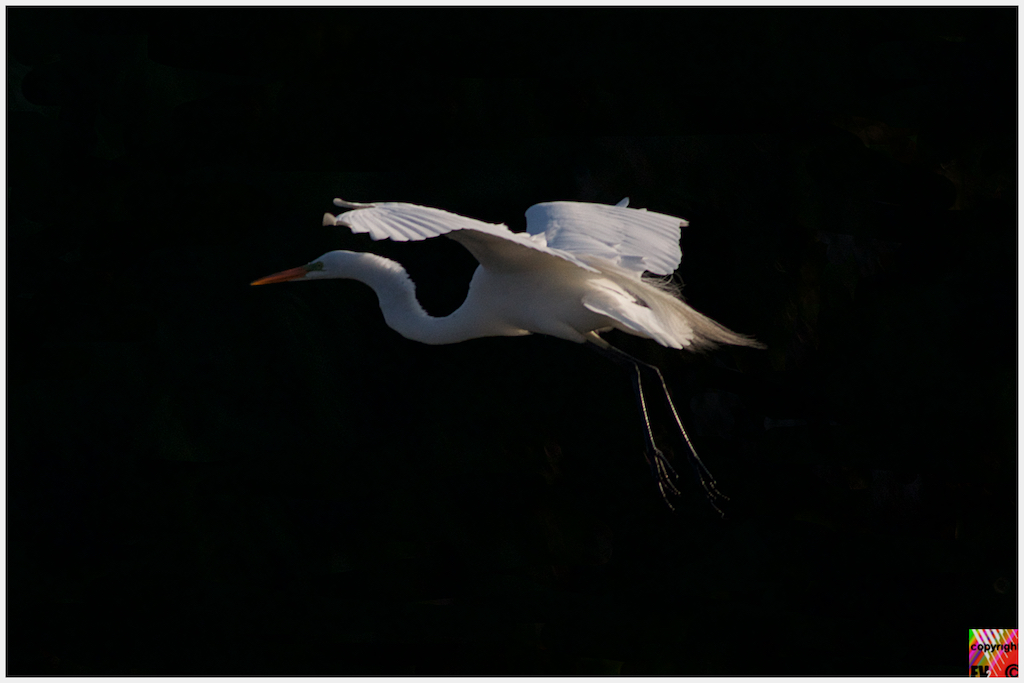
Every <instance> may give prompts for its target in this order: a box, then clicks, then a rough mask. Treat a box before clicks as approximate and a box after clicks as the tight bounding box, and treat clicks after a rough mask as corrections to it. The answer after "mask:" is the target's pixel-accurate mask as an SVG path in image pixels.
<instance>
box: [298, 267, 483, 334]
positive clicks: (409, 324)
mask: <svg viewBox="0 0 1024 683" xmlns="http://www.w3.org/2000/svg"><path fill="white" fill-rule="evenodd" d="M318 262H322V263H323V269H322V270H314V271H311V272H310V273H309V274H308V275H307V276H306V279H308V280H312V279H328V278H336V279H348V280H358V281H359V282H362V283H364V284H366V285H369V286H370V288H371V289H373V291H374V293H376V295H377V300H378V301H379V302H380V310H381V311H382V312H383V313H384V321H385V322H387V324H388V327H390V328H391V329H393V330H395V331H396V332H398V333H399V334H400V335H402V336H403V337H405V338H407V339H412V340H413V341H418V342H422V343H424V344H454V343H456V342H460V341H465V340H467V339H474V338H476V337H487V336H492V333H490V332H488V330H487V325H486V321H482V320H479V317H478V316H476V315H474V312H473V311H472V310H469V307H467V306H466V305H465V304H464V305H463V306H462V307H460V308H459V309H458V310H457V311H455V312H454V313H452V314H451V315H449V316H446V317H443V318H435V317H434V316H431V315H429V314H428V313H427V312H426V311H425V310H423V307H422V306H421V305H420V302H419V301H417V300H416V285H414V284H413V281H412V280H411V279H410V278H409V273H407V272H406V270H405V268H403V267H402V266H401V264H399V263H396V262H394V261H392V260H390V259H386V258H384V257H383V256H377V255H376V254H367V253H363V252H352V251H332V252H330V253H328V254H324V255H323V256H322V257H320V258H319V259H318ZM498 334H500V333H498Z"/></svg>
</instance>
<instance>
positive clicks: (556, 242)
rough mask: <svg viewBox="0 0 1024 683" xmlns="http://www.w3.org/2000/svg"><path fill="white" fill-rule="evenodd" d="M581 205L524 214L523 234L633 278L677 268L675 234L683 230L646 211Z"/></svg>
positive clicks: (554, 205)
mask: <svg viewBox="0 0 1024 683" xmlns="http://www.w3.org/2000/svg"><path fill="white" fill-rule="evenodd" d="M628 202H629V200H628V198H627V199H624V200H622V201H621V202H619V203H618V204H617V205H616V206H608V205H607V204H588V203H584V202H545V203H543V204H536V205H534V206H531V207H530V208H529V209H528V210H527V212H526V231H527V232H528V233H529V234H531V235H533V236H535V237H537V238H542V239H543V240H544V243H545V244H546V245H547V246H548V248H550V249H553V250H558V251H563V252H568V253H570V254H573V255H575V256H580V257H587V256H597V257H600V258H603V259H606V260H608V261H611V262H612V263H616V264H618V265H619V266H621V267H623V268H626V269H628V270H630V271H632V272H634V273H636V274H637V275H640V274H642V273H643V272H644V271H645V270H646V271H649V272H651V273H655V274H658V275H671V274H672V273H673V272H675V269H676V268H678V267H679V263H680V261H682V259H683V252H682V251H681V250H680V249H679V229H680V228H681V227H682V226H684V225H687V222H686V221H685V220H683V219H682V218H674V217H673V216H666V215H665V214H661V213H654V212H650V211H645V210H644V209H629V208H626V204H628Z"/></svg>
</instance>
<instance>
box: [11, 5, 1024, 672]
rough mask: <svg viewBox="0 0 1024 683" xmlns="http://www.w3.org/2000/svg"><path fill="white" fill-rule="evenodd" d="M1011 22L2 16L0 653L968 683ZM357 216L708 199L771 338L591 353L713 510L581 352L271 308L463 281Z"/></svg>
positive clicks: (815, 13)
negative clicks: (316, 279)
mask: <svg viewBox="0 0 1024 683" xmlns="http://www.w3.org/2000/svg"><path fill="white" fill-rule="evenodd" d="M1016 18H1017V10H1016V8H1005V9H980V10H975V9H971V10H964V9H952V8H944V9H900V10H880V9H801V10H796V9H785V10H780V9H750V8H744V9H740V8H733V9H713V10H709V9H687V8H681V9H643V10H634V9H628V10H627V9H614V8H606V9H572V10H570V9H557V10H549V9H517V10H510V9H466V10H453V9H433V10H420V9H332V10H303V11H293V10H283V9H276V10H275V9H262V10H189V9H164V10H77V9H76V10H72V9H24V8H19V9H10V8H9V9H7V19H8V24H7V33H8V35H7V37H8V43H7V45H8V55H7V57H8V99H7V106H8V129H7V145H8V147H7V149H8V157H7V169H8V174H7V177H8V197H9V200H8V215H7V219H8V223H7V225H8V232H7V235H8V239H7V246H8V250H7V285H8V289H7V292H8V294H7V305H8V308H7V323H8V325H7V329H8V335H7V342H8V347H7V349H8V355H7V361H8V362H7V369H8V388H7V396H8V404H7V405H8V410H7V418H8V420H7V424H8V439H7V445H8V450H7V453H8V460H7V598H8V602H7V605H8V613H7V625H8V627H7V633H8V643H7V645H8V650H7V652H8V658H7V673H8V674H261V673H264V674H269V673H274V674H600V673H614V672H621V673H623V674H801V673H802V674H844V673H854V674H926V673H928V674H936V673H939V674H941V673H947V674H957V675H960V674H962V673H963V672H964V667H965V666H966V657H965V655H966V652H965V650H966V648H965V647H964V645H965V643H966V634H967V629H968V628H970V627H974V628H980V627H989V628H995V627H1016V626H1017V625H1018V622H1017V611H1016V603H1017V595H1018V593H1017V591H1018V585H1017V541H1016V532H1017V526H1016V519H1017V514H1016V513H1017V504H1016V495H1017V485H1016V484H1017V465H1016V458H1015V452H1016V424H1015V417H1016V354H1015V349H1016V310H1017V308H1016V303H1017V302H1016V297H1015V291H1016V277H1015V271H1016V253H1017V249H1016V248H1017V241H1016V233H1015V227H1016V215H1015V212H1016V205H1015V201H1016V197H1015V193H1014V190H1015V188H1016V164H1015V162H1016V159H1015V148H1016V73H1015V71H1016V69H1015V67H1016V61H1017V60H1016ZM335 196H341V197H344V198H346V199H349V200H353V201H373V200H391V201H408V202H415V203H422V204H428V205H432V206H438V207H442V208H445V209H448V210H450V211H455V212H458V213H462V214H466V215H469V216H473V217H475V218H480V219H483V220H487V221H491V222H505V223H507V224H508V225H509V226H510V227H511V228H512V229H515V230H521V229H523V227H524V220H523V218H522V215H523V212H524V211H525V209H526V208H527V207H528V206H530V205H531V204H533V203H536V202H540V201H549V200H555V199H567V200H582V201H598V202H609V203H614V202H617V201H618V200H619V199H621V198H622V197H624V196H629V197H630V198H631V202H632V206H634V207H646V208H649V209H651V210H654V211H659V212H662V213H667V214H671V215H676V216H682V217H685V218H687V219H689V220H690V227H689V228H687V229H686V230H685V232H684V236H683V250H684V259H683V263H682V267H681V269H680V271H679V277H680V278H681V279H682V280H683V281H684V282H685V283H686V289H685V293H686V296H687V298H688V301H689V302H690V303H691V304H692V305H693V306H694V307H696V308H697V309H698V310H701V311H703V312H704V313H707V314H708V315H711V316H712V317H714V318H715V319H717V320H719V321H720V322H722V323H723V324H725V325H727V326H729V327H731V328H733V329H735V330H737V331H739V332H742V333H748V334H752V335H755V336H756V337H757V338H758V339H760V340H762V341H764V342H765V343H767V344H768V350H767V351H757V350H752V349H733V348H726V349H721V350H719V351H716V352H713V353H709V354H706V355H701V356H694V355H688V354H685V353H680V352H677V351H670V350H667V349H664V348H661V347H659V346H657V345H656V344H654V343H652V342H646V341H643V340H639V339H635V338H630V337H627V336H625V335H620V334H612V335H609V339H611V340H612V341H613V342H614V343H618V344H620V345H621V346H623V347H624V348H627V349H628V350H630V351H632V352H633V353H636V354H638V355H641V356H643V357H644V358H646V359H647V360H649V361H651V362H656V363H657V364H659V365H660V366H661V367H662V368H664V370H665V373H666V376H667V378H668V381H669V383H670V385H671V387H672V390H673V392H674V394H675V396H676V398H677V402H678V403H679V404H680V406H682V407H683V419H684V420H685V422H686V423H687V424H688V425H689V426H690V428H691V431H692V432H693V435H694V439H695V441H696V443H697V446H698V449H699V450H700V451H701V452H702V454H703V457H704V460H705V462H706V463H707V464H708V465H709V467H710V468H711V469H712V471H713V472H715V474H716V475H717V477H718V479H719V484H720V487H721V488H722V490H723V491H724V492H725V493H726V494H727V495H729V496H730V498H731V501H730V502H729V503H727V504H726V506H725V510H726V513H727V518H726V519H725V520H721V519H719V518H718V516H717V515H716V514H715V513H714V511H713V510H711V509H710V507H709V506H708V505H707V504H706V503H705V502H704V501H703V499H702V496H701V492H700V489H699V486H698V485H697V484H696V482H695V481H693V479H692V477H691V476H689V472H688V470H686V468H685V465H681V466H682V468H683V471H684V478H683V480H682V489H683V495H682V497H681V498H680V499H679V500H678V501H677V508H678V509H677V512H675V513H672V512H670V511H669V510H668V508H667V507H666V506H665V505H664V504H663V503H662V501H661V500H660V498H659V496H658V494H657V491H656V489H655V487H654V485H653V482H652V481H651V479H650V477H649V475H648V472H647V469H646V465H645V464H644V461H643V457H642V433H641V429H640V423H639V419H638V417H637V414H636V411H635V407H634V405H633V398H632V394H631V391H630V388H629V383H628V380H627V377H626V376H625V375H624V374H623V373H622V371H621V369H620V368H618V367H616V366H614V365H612V364H610V363H608V362H607V361H605V360H604V359H602V358H601V357H599V356H598V355H597V354H594V353H591V352H589V351H588V350H587V349H585V348H582V347H577V346H575V345H573V344H570V343H567V342H564V341H560V340H556V339H549V338H541V337H530V338H518V339H484V340H475V341H471V342H466V343H462V344H458V345H454V346H447V347H428V346H423V345H419V344H416V343H414V342H410V341H407V340H405V339H403V338H401V337H400V336H399V335H397V334H396V333H394V332H392V331H391V330H390V329H388V328H387V327H386V326H385V325H384V323H383V320H382V318H381V316H380V312H379V310H378V308H377V305H376V300H375V298H374V296H373V294H372V292H371V291H370V290H369V289H367V288H365V287H364V286H362V285H359V284H356V283H352V282H340V281H335V282H321V283H314V284H301V285H278V286H274V287H262V288H250V287H249V286H248V283H249V282H250V281H251V280H253V279H255V278H257V277H260V276H262V275H266V274H268V273H271V272H275V271H278V270H282V269H284V268H289V267H293V266H297V265H301V264H303V263H306V262H308V261H310V260H312V259H314V258H315V257H316V256H318V255H320V254H322V253H323V252H326V251H329V250H331V249H338V248H346V249H353V250H373V251H375V252H377V253H380V254H384V255H387V256H390V257H392V258H395V259H397V260H400V261H402V262H403V263H404V264H405V265H406V266H407V268H408V269H409V271H410V273H411V274H412V276H413V278H414V280H415V281H416V282H417V284H418V285H419V287H420V299H421V301H422V302H423V304H424V306H425V307H426V308H427V309H428V310H429V311H431V312H432V313H435V314H445V313H447V312H449V311H451V310H453V309H454V308H455V307H457V305H458V304H459V302H460V301H461V298H462V297H463V296H464V294H465V290H466V286H467V284H468V280H469V277H470V275H471V273H472V270H473V268H474V267H475V262H474V261H473V259H472V257H470V256H469V255H468V254H467V253H466V252H465V251H464V250H463V249H462V248H461V247H460V246H459V245H457V244H455V243H454V242H451V241H448V240H443V239H439V240H434V241H432V242H428V243H419V244H390V243H371V242H370V241H369V240H367V239H366V238H365V237H362V236H353V235H350V234H349V233H348V231H347V230H346V229H344V228H324V227H321V225H320V217H321V215H322V214H323V212H324V211H328V210H331V209H332V208H333V207H332V206H331V203H330V200H331V199H332V198H333V197H335ZM656 417H659V418H664V417H665V416H664V415H663V414H661V415H657V414H656ZM659 424H661V425H662V433H661V434H660V438H661V439H662V440H663V441H664V442H666V443H667V444H668V445H669V446H670V448H669V450H673V451H675V452H677V453H680V455H681V447H680V445H679V444H678V443H677V442H676V441H673V440H672V439H673V435H672V432H671V431H670V430H668V429H667V423H666V422H665V420H664V419H659Z"/></svg>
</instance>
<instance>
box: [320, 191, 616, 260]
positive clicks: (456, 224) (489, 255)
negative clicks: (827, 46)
mask: <svg viewBox="0 0 1024 683" xmlns="http://www.w3.org/2000/svg"><path fill="white" fill-rule="evenodd" d="M334 204H335V206H339V207H342V208H346V209H351V210H350V211H346V212H344V213H340V214H338V215H337V216H332V215H331V214H329V213H326V214H324V225H344V226H346V227H348V228H349V229H350V230H352V232H356V233H369V235H370V237H371V238H372V239H374V240H383V239H388V240H393V241H396V242H407V241H410V240H426V239H430V238H431V237H437V236H438V235H447V236H448V237H450V238H452V239H453V240H455V241H456V242H458V243H460V244H461V245H462V246H464V247H466V249H468V250H469V252H470V253H471V254H473V256H474V257H475V258H476V260H477V261H479V262H480V263H481V265H483V266H485V267H487V268H488V269H490V270H495V271H502V270H505V271H507V270H517V269H522V268H529V267H531V266H532V265H533V264H535V263H536V262H537V260H544V261H546V260H548V259H552V258H554V259H559V260H562V261H568V262H570V263H573V264H575V265H577V266H579V267H580V268H584V269H585V270H589V271H593V272H596V269H595V268H593V267H591V266H589V265H587V264H586V263H584V261H583V260H581V259H579V258H577V257H576V256H575V255H574V254H572V253H570V252H568V251H563V250H561V249H557V248H551V247H550V246H548V244H547V242H546V241H545V239H544V238H543V237H535V236H533V235H530V234H527V233H522V232H518V233H517V232H512V231H511V230H509V229H508V227H506V226H505V225H504V224H501V223H486V222H484V221H479V220H476V219H475V218H467V217H465V216H460V215H458V214H455V213H450V212H448V211H443V210H441V209H434V208H431V207H429V206H419V205H418V204H406V203H404V202H379V203H373V204H357V203H355V202H346V201H343V200H341V199H335V200H334Z"/></svg>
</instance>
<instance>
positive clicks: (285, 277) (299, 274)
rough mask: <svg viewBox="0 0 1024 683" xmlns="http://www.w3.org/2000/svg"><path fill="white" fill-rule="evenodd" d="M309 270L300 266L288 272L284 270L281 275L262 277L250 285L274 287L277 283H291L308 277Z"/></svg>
mask: <svg viewBox="0 0 1024 683" xmlns="http://www.w3.org/2000/svg"><path fill="white" fill-rule="evenodd" d="M308 272H309V270H308V269H306V267H305V266H299V267H298V268H290V269H288V270H282V271H281V272H280V273H274V274H273V275H268V276H266V277H261V278H260V279H259V280H254V281H252V282H250V283H249V284H250V285H272V284H274V283H275V282H290V281H291V280H301V279H303V278H304V277H306V273H308Z"/></svg>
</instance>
